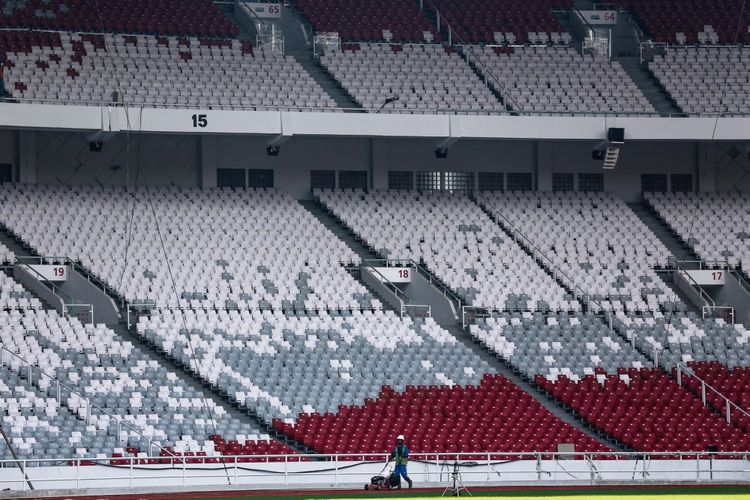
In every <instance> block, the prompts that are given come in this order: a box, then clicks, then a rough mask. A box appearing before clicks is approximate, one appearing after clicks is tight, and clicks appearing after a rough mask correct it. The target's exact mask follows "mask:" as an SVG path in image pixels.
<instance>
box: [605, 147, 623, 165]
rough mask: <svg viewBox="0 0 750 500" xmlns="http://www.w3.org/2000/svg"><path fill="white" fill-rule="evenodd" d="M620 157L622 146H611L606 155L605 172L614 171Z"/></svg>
mask: <svg viewBox="0 0 750 500" xmlns="http://www.w3.org/2000/svg"><path fill="white" fill-rule="evenodd" d="M619 157H620V146H615V145H609V146H607V152H606V153H605V154H604V167H603V168H604V170H614V168H615V165H617V159H618V158H619Z"/></svg>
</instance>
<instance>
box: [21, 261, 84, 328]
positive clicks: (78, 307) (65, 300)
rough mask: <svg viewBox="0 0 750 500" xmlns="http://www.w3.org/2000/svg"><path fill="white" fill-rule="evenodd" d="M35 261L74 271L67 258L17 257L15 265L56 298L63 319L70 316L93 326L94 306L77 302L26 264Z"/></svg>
mask: <svg viewBox="0 0 750 500" xmlns="http://www.w3.org/2000/svg"><path fill="white" fill-rule="evenodd" d="M36 261H38V262H39V264H45V263H49V262H53V263H57V262H62V263H63V264H61V265H65V266H70V267H73V268H74V269H75V266H74V265H73V264H71V263H70V259H68V258H67V257H36V256H25V255H19V256H17V257H16V264H15V265H16V266H18V268H19V269H21V270H23V271H24V272H26V273H27V274H29V275H30V276H31V277H33V278H34V279H35V280H36V281H38V282H39V283H41V284H42V285H44V286H46V287H47V288H48V289H49V291H50V292H51V293H52V295H54V296H55V297H57V299H58V300H59V301H60V308H61V310H60V311H58V312H59V313H60V314H62V315H63V317H65V318H68V317H71V316H72V317H74V318H78V319H79V320H81V323H88V324H93V323H94V306H93V305H92V304H86V303H83V302H77V299H76V298H74V297H73V296H72V295H70V294H69V293H67V292H66V291H65V290H63V289H62V288H60V286H58V285H57V284H55V283H54V282H52V281H49V280H48V279H47V278H45V277H44V276H43V275H42V273H40V272H39V271H38V270H37V269H35V268H34V267H32V266H33V265H32V264H28V262H36ZM51 305H53V307H54V304H51Z"/></svg>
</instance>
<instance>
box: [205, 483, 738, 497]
mask: <svg viewBox="0 0 750 500" xmlns="http://www.w3.org/2000/svg"><path fill="white" fill-rule="evenodd" d="M470 492H471V495H472V496H471V497H470V498H474V499H477V500H479V499H493V498H497V499H502V500H514V499H518V500H529V499H531V498H545V499H551V500H570V499H572V498H575V499H581V500H634V499H641V498H643V499H654V500H672V499H679V500H688V499H691V498H698V499H699V500H741V499H743V500H744V499H748V500H750V487H723V486H714V487H705V488H701V487H666V488H665V487H662V488H622V489H620V488H617V487H611V488H607V489H604V488H602V489H590V488H581V489H567V488H566V489H524V490H520V489H512V490H500V491H498V490H494V491H489V490H486V489H472V490H471V491H470ZM441 494H442V490H440V491H429V492H424V491H408V490H406V491H404V490H401V491H374V492H368V491H364V490H363V491H362V493H361V494H353V493H352V492H351V491H349V492H345V493H340V494H332V493H328V494H321V495H310V494H307V495H284V494H283V493H281V494H279V495H278V496H276V495H273V494H271V495H269V494H268V492H265V493H264V494H263V496H262V498H264V499H274V500H276V499H279V500H280V499H290V500H291V499H294V500H302V499H316V500H317V499H328V498H330V499H336V500H355V499H362V498H365V499H369V498H373V497H396V498H408V499H411V500H419V499H427V498H437V497H440V496H441ZM462 496H463V495H462ZM257 498H259V496H242V497H222V500H250V499H257ZM193 500H216V497H211V498H200V497H197V498H195V499H193Z"/></svg>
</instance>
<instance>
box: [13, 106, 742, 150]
mask: <svg viewBox="0 0 750 500" xmlns="http://www.w3.org/2000/svg"><path fill="white" fill-rule="evenodd" d="M201 117H202V119H200V118H201ZM0 127H2V128H12V129H30V130H69V131H81V132H85V133H90V134H91V133H105V134H112V133H114V134H117V133H126V132H128V131H130V132H132V133H139V132H140V133H165V134H226V135H256V136H270V137H271V138H274V137H276V138H278V137H283V138H291V137H294V136H303V137H315V136H323V137H380V138H383V137H394V138H405V137H415V138H417V137H418V138H435V139H438V140H445V139H451V138H452V139H529V140H591V139H594V140H595V139H601V138H602V137H604V135H605V134H606V132H605V131H606V130H607V128H608V127H623V128H625V138H626V140H631V141H632V140H637V141H642V140H643V141H654V140H655V141H670V140H678V141H710V140H717V141H738V140H750V117H720V118H718V119H717V118H716V117H691V118H661V117H648V116H607V117H604V116H510V115H492V116H487V115H479V116H477V115H435V114H424V115H407V114H367V113H322V112H290V111H241V110H237V111H231V110H207V109H174V108H171V109H160V108H134V107H129V108H125V107H107V106H103V107H97V106H75V105H54V104H27V103H3V104H0Z"/></svg>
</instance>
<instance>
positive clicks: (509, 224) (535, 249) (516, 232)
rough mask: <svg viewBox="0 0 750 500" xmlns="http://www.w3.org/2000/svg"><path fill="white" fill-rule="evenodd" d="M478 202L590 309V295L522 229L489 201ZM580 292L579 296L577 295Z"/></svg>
mask: <svg viewBox="0 0 750 500" xmlns="http://www.w3.org/2000/svg"><path fill="white" fill-rule="evenodd" d="M478 201H479V202H480V204H482V206H484V207H485V208H486V209H488V210H490V211H491V212H492V214H493V215H494V216H495V218H496V219H500V221H498V222H500V224H501V225H502V226H504V227H505V228H506V229H508V230H509V231H510V232H511V234H512V235H513V239H514V240H515V242H516V243H518V239H519V238H520V239H521V240H522V241H523V244H524V246H526V248H527V250H529V251H530V252H531V253H532V255H533V256H534V257H535V258H537V259H539V260H541V261H543V262H544V263H545V264H546V266H547V269H548V270H549V271H550V272H551V273H552V276H553V277H554V278H555V279H557V277H558V276H562V277H563V278H564V280H565V284H566V285H567V286H569V287H570V288H571V289H572V290H573V295H574V296H575V297H576V299H578V300H585V303H586V304H587V306H588V307H589V308H590V302H591V300H590V296H589V293H588V292H586V291H585V290H583V289H582V288H581V287H580V286H578V285H577V284H576V283H575V281H573V280H572V279H571V278H570V277H569V276H568V275H567V274H566V273H565V272H564V271H563V270H562V269H561V268H560V266H558V265H557V264H555V262H554V261H553V260H552V259H550V258H549V257H547V255H546V254H545V252H544V251H543V250H542V249H541V248H539V246H538V245H536V244H535V243H534V242H533V241H531V240H530V239H529V238H528V237H526V235H525V234H523V233H522V232H521V230H520V229H518V228H517V227H516V225H515V224H514V223H513V221H511V220H510V219H509V218H508V217H506V216H505V215H504V214H503V213H502V212H500V211H499V210H497V209H496V208H495V207H494V206H492V205H490V204H489V203H488V202H487V200H483V199H481V198H478ZM576 292H578V294H576Z"/></svg>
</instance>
